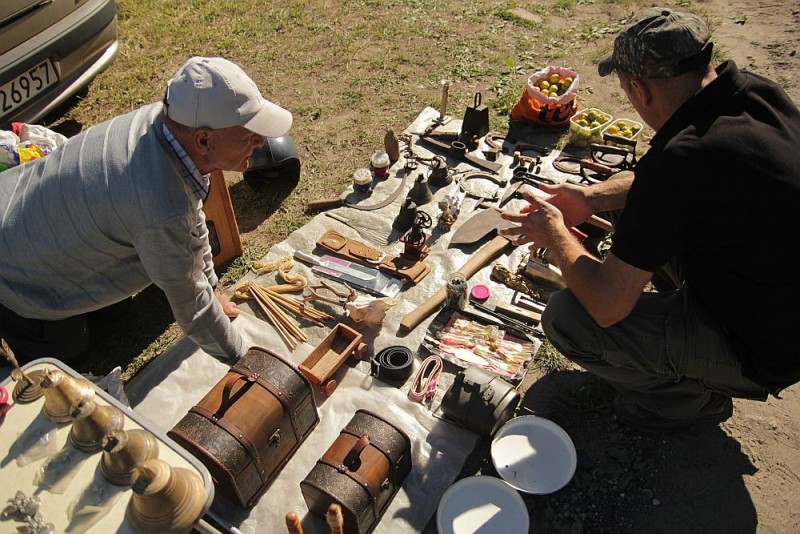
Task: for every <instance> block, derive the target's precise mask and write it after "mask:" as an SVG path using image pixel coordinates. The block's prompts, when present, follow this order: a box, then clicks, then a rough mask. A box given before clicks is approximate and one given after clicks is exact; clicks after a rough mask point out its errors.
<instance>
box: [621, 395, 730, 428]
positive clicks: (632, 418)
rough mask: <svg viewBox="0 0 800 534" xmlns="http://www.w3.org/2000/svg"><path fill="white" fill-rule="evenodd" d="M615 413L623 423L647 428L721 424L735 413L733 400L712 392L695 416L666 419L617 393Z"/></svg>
mask: <svg viewBox="0 0 800 534" xmlns="http://www.w3.org/2000/svg"><path fill="white" fill-rule="evenodd" d="M614 414H615V415H616V416H617V421H618V422H619V423H621V424H624V425H628V426H633V427H638V428H643V429H647V430H680V429H684V428H688V427H691V426H694V425H697V424H701V423H708V424H715V425H717V424H719V423H721V422H723V421H726V420H728V419H729V418H730V416H731V415H732V414H733V400H732V399H731V398H730V397H728V396H727V395H723V394H722V393H716V392H712V393H711V398H710V399H709V400H708V403H706V405H705V407H704V408H703V409H702V410H701V411H700V412H698V413H697V415H695V416H694V417H690V418H687V419H666V418H664V417H661V416H659V415H656V414H654V413H652V412H650V411H648V410H645V409H644V408H642V407H641V406H639V405H638V404H635V403H634V402H632V401H630V400H628V399H626V398H625V397H623V396H622V395H617V397H616V398H615V399H614Z"/></svg>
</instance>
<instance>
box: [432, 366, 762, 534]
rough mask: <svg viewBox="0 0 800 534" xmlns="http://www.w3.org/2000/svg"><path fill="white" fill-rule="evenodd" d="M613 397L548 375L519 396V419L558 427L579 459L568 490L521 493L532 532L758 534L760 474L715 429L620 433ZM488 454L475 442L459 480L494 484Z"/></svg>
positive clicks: (588, 382)
mask: <svg viewBox="0 0 800 534" xmlns="http://www.w3.org/2000/svg"><path fill="white" fill-rule="evenodd" d="M613 395H614V391H613V390H612V389H611V388H610V387H609V386H607V385H606V384H604V383H602V382H600V381H599V380H598V379H596V378H595V377H593V376H591V375H589V374H588V373H585V372H582V371H553V372H550V373H548V374H546V375H544V376H542V377H540V378H539V379H538V380H537V381H535V382H534V383H533V384H532V385H531V386H530V387H529V388H528V390H527V392H526V393H525V395H524V397H523V401H522V405H521V409H520V414H519V415H530V414H533V415H538V416H540V417H545V418H547V419H550V420H552V421H553V422H555V423H557V424H558V425H560V426H561V427H562V428H564V430H566V431H567V433H568V434H569V435H570V437H571V438H572V440H573V442H574V444H575V448H576V450H577V455H578V467H577V470H576V473H575V476H574V477H573V479H572V481H571V482H570V483H569V484H568V485H567V486H566V487H565V488H563V489H562V490H560V491H558V492H556V493H553V494H550V495H524V494H523V499H524V501H525V503H526V505H527V506H528V510H529V513H530V518H531V523H530V524H531V527H530V529H531V532H550V533H571V534H574V533H581V532H591V533H596V532H650V533H662V532H663V533H667V532H669V533H695V532H697V533H700V532H727V533H753V532H755V531H756V527H757V524H758V517H757V515H756V510H755V506H754V505H753V502H752V499H751V496H750V494H749V493H748V491H747V489H746V487H745V485H744V477H745V476H748V475H752V474H754V473H755V471H756V468H755V467H754V466H753V465H752V463H751V462H750V460H749V459H748V457H747V456H746V455H745V454H744V453H743V452H742V450H741V446H740V444H739V442H738V441H736V440H735V439H733V438H731V437H730V436H728V435H727V434H726V433H725V431H724V430H723V429H722V428H720V427H719V426H713V425H711V426H705V427H703V426H698V427H695V428H692V429H688V430H685V431H682V432H675V433H670V434H668V433H653V432H643V431H638V430H635V429H631V428H629V427H625V426H621V425H619V424H618V423H617V422H616V420H615V418H614V416H613V415H612V412H611V401H612V399H613ZM734 417H735V415H734ZM490 447H491V441H490V440H488V439H483V440H481V441H480V442H479V444H478V445H477V447H476V449H475V451H474V452H473V454H472V455H471V456H470V457H469V459H468V460H467V462H466V464H465V466H464V469H463V470H462V472H461V473H460V474H459V477H458V478H463V477H466V476H470V475H476V474H482V475H490V476H499V475H498V474H497V471H496V470H495V469H494V466H493V465H492V462H491V459H490ZM432 523H433V524H434V525H435V518H434V519H433V520H432ZM430 527H431V525H429V528H430ZM428 531H429V529H428V530H426V532H428ZM431 532H435V527H434V530H433V531H431Z"/></svg>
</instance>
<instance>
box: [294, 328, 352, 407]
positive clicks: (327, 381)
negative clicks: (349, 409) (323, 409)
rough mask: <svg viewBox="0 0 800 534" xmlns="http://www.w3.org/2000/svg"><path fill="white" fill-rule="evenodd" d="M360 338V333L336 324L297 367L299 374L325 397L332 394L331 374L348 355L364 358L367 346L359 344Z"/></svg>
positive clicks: (334, 387) (332, 382)
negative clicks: (320, 390)
mask: <svg viewBox="0 0 800 534" xmlns="http://www.w3.org/2000/svg"><path fill="white" fill-rule="evenodd" d="M361 338H362V336H361V334H360V333H358V332H356V331H355V330H353V329H352V328H350V327H349V326H347V325H345V324H342V323H338V324H337V325H336V326H334V327H333V329H332V330H331V331H330V332H329V333H328V335H327V336H325V339H323V340H322V341H321V342H320V344H319V345H317V346H316V347H315V348H314V350H312V351H311V353H310V354H309V355H308V357H307V358H306V359H305V360H303V363H301V364H300V366H299V369H300V372H301V373H303V374H304V375H305V376H306V378H308V379H309V380H310V381H311V382H312V383H314V384H316V385H318V386H320V387H321V388H322V392H323V393H324V394H325V395H330V394H332V393H333V391H334V390H335V389H336V386H337V383H336V381H335V380H331V377H332V376H333V374H334V373H335V372H336V371H337V370H338V369H339V367H341V366H342V364H343V363H344V362H345V360H347V358H349V357H350V355H354V356H355V357H356V358H359V359H361V358H362V357H363V356H364V354H365V352H366V350H367V346H366V345H365V344H364V343H362V342H361Z"/></svg>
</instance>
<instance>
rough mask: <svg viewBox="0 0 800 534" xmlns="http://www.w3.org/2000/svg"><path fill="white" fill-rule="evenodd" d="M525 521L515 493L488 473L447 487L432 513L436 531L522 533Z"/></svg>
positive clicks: (522, 504) (525, 514) (521, 503)
mask: <svg viewBox="0 0 800 534" xmlns="http://www.w3.org/2000/svg"><path fill="white" fill-rule="evenodd" d="M529 523H530V518H529V517H528V509H527V508H526V507H525V502H524V501H523V500H522V497H520V496H519V493H517V492H516V491H515V490H514V489H513V488H511V486H509V485H508V484H506V483H505V482H503V481H502V480H500V479H499V478H495V477H491V476H472V477H467V478H463V479H461V480H459V481H458V482H456V483H455V484H453V485H452V486H450V487H449V488H447V491H445V492H444V495H442V500H441V501H439V509H438V511H437V513H436V527H437V528H438V530H439V534H473V533H475V532H488V533H491V534H501V533H502V534H517V533H519V534H526V533H527V532H528V525H529Z"/></svg>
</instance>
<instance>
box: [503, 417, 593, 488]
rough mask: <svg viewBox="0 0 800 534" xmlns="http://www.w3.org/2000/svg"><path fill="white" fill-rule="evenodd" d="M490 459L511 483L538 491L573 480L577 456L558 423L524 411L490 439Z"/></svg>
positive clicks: (516, 486) (513, 485)
mask: <svg viewBox="0 0 800 534" xmlns="http://www.w3.org/2000/svg"><path fill="white" fill-rule="evenodd" d="M491 456H492V463H493V464H494V468H495V469H496V470H497V472H498V473H499V474H500V476H501V477H502V478H503V480H505V481H506V482H507V483H508V484H510V485H511V486H512V487H514V488H516V489H518V490H520V491H524V492H525V493H533V494H537V495H546V494H548V493H553V492H555V491H558V490H560V489H561V488H563V487H564V486H566V485H567V483H569V481H570V480H572V476H573V475H574V474H575V468H576V467H577V464H578V457H577V454H576V453H575V445H574V444H573V443H572V439H570V437H569V435H568V434H567V433H566V432H564V429H562V428H561V427H560V426H558V425H557V424H555V423H554V422H552V421H550V420H549V419H544V418H542V417H537V416H535V415H525V416H522V417H517V418H514V419H512V420H511V421H509V422H508V423H506V424H505V425H503V426H502V427H501V428H500V430H498V431H497V434H496V435H495V437H494V439H493V440H492V449H491Z"/></svg>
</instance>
